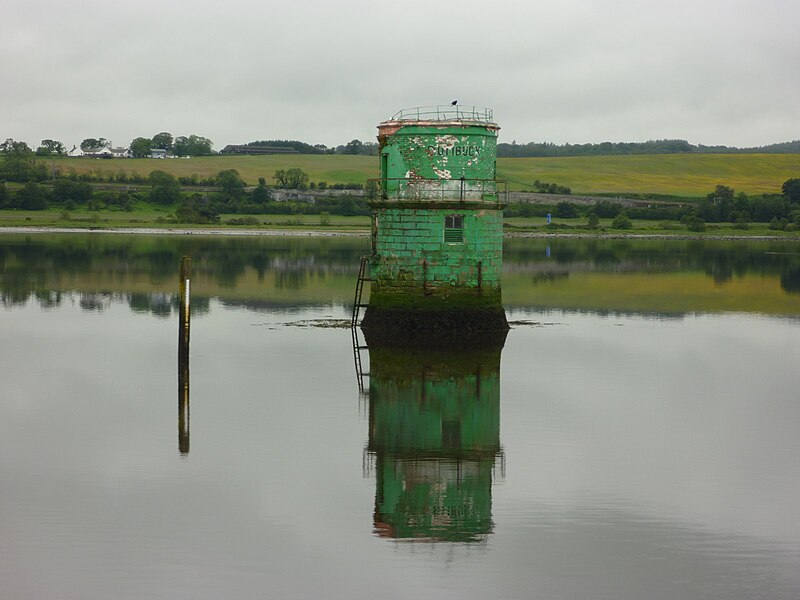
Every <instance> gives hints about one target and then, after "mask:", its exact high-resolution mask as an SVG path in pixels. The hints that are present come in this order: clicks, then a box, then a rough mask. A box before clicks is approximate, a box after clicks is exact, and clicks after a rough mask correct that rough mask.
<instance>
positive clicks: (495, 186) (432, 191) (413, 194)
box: [369, 177, 508, 204]
mask: <svg viewBox="0 0 800 600" xmlns="http://www.w3.org/2000/svg"><path fill="white" fill-rule="evenodd" d="M369 181H374V182H375V184H376V186H377V188H378V197H377V198H376V199H373V200H372V201H373V202H376V201H385V202H418V201H434V202H479V203H486V204H498V203H500V204H507V203H508V181H507V180H504V179H467V178H461V179H423V178H419V177H396V178H391V177H390V178H385V179H370V180H369Z"/></svg>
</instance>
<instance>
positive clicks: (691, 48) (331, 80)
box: [0, 0, 800, 149]
mask: <svg viewBox="0 0 800 600" xmlns="http://www.w3.org/2000/svg"><path fill="white" fill-rule="evenodd" d="M0 15H1V16H0V139H5V138H8V137H11V138H14V139H17V140H23V141H26V142H28V144H29V145H31V146H32V147H34V148H35V147H36V146H38V145H39V142H40V141H41V140H42V139H44V138H52V139H56V140H60V141H62V142H64V143H65V144H66V145H67V146H68V147H72V145H73V144H80V142H81V140H83V139H84V138H87V137H104V138H106V139H109V140H111V141H112V142H113V143H114V145H127V144H129V143H130V141H131V140H132V139H133V138H134V137H138V136H143V137H152V136H153V135H154V134H155V133H158V132H160V131H169V132H171V133H172V134H173V135H175V136H178V135H190V134H197V135H202V136H205V137H208V138H210V139H211V140H213V142H214V148H215V149H220V148H222V147H223V146H224V145H226V144H231V143H245V142H248V141H253V140H263V139H300V140H303V141H307V142H310V143H322V144H326V145H329V146H331V145H337V144H342V143H346V142H347V141H349V140H351V139H353V138H359V139H361V140H365V141H366V140H370V141H372V140H374V139H375V125H376V124H377V123H378V122H380V121H381V120H383V119H386V118H388V117H390V116H391V115H392V114H394V113H395V112H396V111H397V110H398V109H400V108H406V107H413V106H419V105H433V104H448V103H449V102H450V101H451V100H455V99H458V100H459V103H460V104H463V105H477V106H486V107H490V108H492V109H493V110H494V116H495V120H496V121H497V122H498V123H499V124H500V126H501V128H502V129H501V131H500V137H501V141H506V142H510V141H512V140H516V141H517V142H520V143H522V142H529V141H538V142H541V141H549V142H555V143H558V144H563V143H565V142H569V143H585V142H602V141H615V142H616V141H645V140H648V139H661V138H681V139H686V140H688V141H690V142H692V143H696V144H697V143H701V144H706V145H714V144H724V145H729V146H740V147H742V146H757V145H764V144H769V143H774V142H781V141H789V140H794V139H800V35H798V22H800V2H798V1H797V0H671V1H669V2H660V1H655V0H603V1H601V0H558V1H555V0H554V1H549V2H541V1H540V2H527V3H526V2H524V1H522V0H516V1H514V2H507V1H505V0H494V1H492V2H477V1H474V0H461V1H455V0H451V1H442V0H439V1H436V0H425V1H417V0H404V1H402V2H378V1H372V2H366V1H361V0H339V1H338V2H331V1H327V2H326V1H323V0H315V1H311V0H283V1H281V2H275V1H272V0H266V1H264V0H262V1H255V0H227V1H225V2H222V1H214V2H211V1H208V0H192V1H188V0H186V1H180V0H160V1H151V0H136V1H129V2H121V1H119V0H103V1H97V0H80V1H79V2H64V1H63V0H58V1H56V0H24V1H23V0H4V2H3V10H2V13H0Z"/></svg>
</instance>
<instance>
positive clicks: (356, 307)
mask: <svg viewBox="0 0 800 600" xmlns="http://www.w3.org/2000/svg"><path fill="white" fill-rule="evenodd" d="M368 269H369V256H362V257H361V263H360V264H359V266H358V279H357V280H356V295H355V298H354V299H353V315H352V318H351V319H350V327H357V326H358V317H359V314H360V312H361V309H362V308H366V307H367V304H364V303H362V302H361V296H362V294H363V293H364V282H365V281H374V279H371V278H370V277H368V276H367V270H368Z"/></svg>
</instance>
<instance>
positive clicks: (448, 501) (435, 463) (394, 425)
mask: <svg viewBox="0 0 800 600" xmlns="http://www.w3.org/2000/svg"><path fill="white" fill-rule="evenodd" d="M500 352H501V346H499V345H498V346H496V347H494V348H488V349H481V350H473V351H460V352H459V351H455V352H454V351H452V350H451V351H445V350H431V349H421V348H413V349H409V348H380V347H375V346H371V347H370V350H369V361H370V385H369V441H368V445H367V451H368V453H369V457H370V461H369V462H368V464H369V465H370V469H371V470H373V471H374V475H375V480H376V492H375V514H374V526H375V533H376V534H377V535H378V536H380V537H388V538H394V539H411V540H424V541H434V540H447V541H469V542H474V541H480V540H482V539H484V538H485V536H486V535H487V534H489V533H491V532H492V490H491V488H492V478H493V475H494V473H495V471H496V467H497V466H498V464H499V465H501V466H502V452H501V447H500Z"/></svg>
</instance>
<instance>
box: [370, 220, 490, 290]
mask: <svg viewBox="0 0 800 600" xmlns="http://www.w3.org/2000/svg"><path fill="white" fill-rule="evenodd" d="M447 215H463V217H464V228H463V230H464V241H463V243H447V242H445V241H444V226H445V217H446V216H447ZM377 218H378V236H377V240H376V254H377V257H376V260H375V261H374V265H373V277H374V278H376V279H377V283H376V284H375V288H377V289H376V291H377V290H380V289H383V288H414V287H416V288H422V287H426V288H429V289H435V288H441V287H451V286H458V287H464V288H472V289H473V290H474V289H477V288H484V289H487V290H488V289H493V288H494V289H499V286H500V272H501V269H502V251H503V247H502V246H503V230H502V227H503V223H502V211H501V210H499V209H478V210H475V209H471V210H458V207H453V208H452V209H447V208H435V209H433V208H410V207H396V208H384V209H378V210H377ZM375 288H374V289H375Z"/></svg>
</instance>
